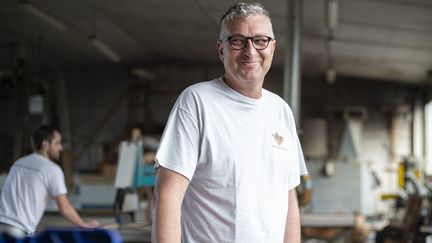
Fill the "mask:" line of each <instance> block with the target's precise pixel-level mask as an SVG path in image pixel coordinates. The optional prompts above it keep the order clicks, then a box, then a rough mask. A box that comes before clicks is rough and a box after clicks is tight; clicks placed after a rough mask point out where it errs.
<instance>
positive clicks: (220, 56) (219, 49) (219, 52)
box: [217, 41, 224, 62]
mask: <svg viewBox="0 0 432 243" xmlns="http://www.w3.org/2000/svg"><path fill="white" fill-rule="evenodd" d="M217 50H218V56H219V59H220V60H221V61H222V62H223V61H224V55H223V46H222V42H221V41H218V42H217Z"/></svg>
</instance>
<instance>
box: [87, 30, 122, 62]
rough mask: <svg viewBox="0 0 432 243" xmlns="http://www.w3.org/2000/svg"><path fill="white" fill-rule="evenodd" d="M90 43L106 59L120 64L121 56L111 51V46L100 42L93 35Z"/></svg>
mask: <svg viewBox="0 0 432 243" xmlns="http://www.w3.org/2000/svg"><path fill="white" fill-rule="evenodd" d="M90 42H91V43H92V44H93V45H94V46H95V47H96V48H97V49H98V50H99V51H100V52H101V53H102V54H104V55H105V56H106V57H108V58H109V59H110V60H111V61H113V62H120V60H121V57H120V55H119V54H118V53H117V52H115V51H114V50H113V49H111V48H110V47H109V46H107V45H106V44H105V43H103V42H102V41H101V40H99V39H98V38H97V37H96V36H94V35H91V36H90Z"/></svg>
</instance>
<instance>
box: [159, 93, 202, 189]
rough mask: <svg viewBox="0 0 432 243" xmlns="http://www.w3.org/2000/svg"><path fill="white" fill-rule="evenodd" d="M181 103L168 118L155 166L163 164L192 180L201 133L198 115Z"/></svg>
mask: <svg viewBox="0 0 432 243" xmlns="http://www.w3.org/2000/svg"><path fill="white" fill-rule="evenodd" d="M179 99H180V98H179ZM179 103H181V102H179V101H178V102H177V103H176V105H175V106H174V108H173V110H172V111H171V114H170V117H169V118H168V122H167V125H166V127H165V131H164V134H163V135H162V139H161V142H160V145H159V148H158V151H157V152H156V159H155V160H156V165H155V167H156V168H157V167H159V166H162V167H164V168H166V169H169V170H172V171H174V172H177V173H179V174H181V175H183V176H185V177H186V178H187V179H188V180H189V181H191V180H192V176H193V174H194V172H195V169H196V165H197V161H198V155H199V139H200V135H199V129H198V123H197V118H196V116H194V115H193V113H192V112H191V111H190V110H188V109H185V108H181V107H180V106H179V105H178V104H179Z"/></svg>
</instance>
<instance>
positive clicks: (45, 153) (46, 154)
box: [36, 150, 49, 159]
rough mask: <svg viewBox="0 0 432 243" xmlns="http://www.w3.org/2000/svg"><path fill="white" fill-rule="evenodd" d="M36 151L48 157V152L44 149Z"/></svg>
mask: <svg viewBox="0 0 432 243" xmlns="http://www.w3.org/2000/svg"><path fill="white" fill-rule="evenodd" d="M36 153H38V154H40V155H42V156H43V157H45V158H47V159H49V157H48V153H47V152H45V151H42V150H38V151H36Z"/></svg>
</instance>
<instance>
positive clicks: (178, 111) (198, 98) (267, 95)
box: [156, 79, 307, 243]
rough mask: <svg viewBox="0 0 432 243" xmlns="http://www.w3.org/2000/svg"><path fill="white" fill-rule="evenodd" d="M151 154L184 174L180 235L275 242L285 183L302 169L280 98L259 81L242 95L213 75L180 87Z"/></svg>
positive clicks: (279, 237)
mask: <svg viewBox="0 0 432 243" xmlns="http://www.w3.org/2000/svg"><path fill="white" fill-rule="evenodd" d="M156 161H157V165H156V166H162V167H165V168H167V169H170V170H173V171H175V172H178V173H180V174H182V175H184V176H185V177H186V178H187V179H189V181H190V184H189V187H188V189H187V191H186V194H185V197H184V201H183V205H182V214H181V228H182V242H183V243H195V242H196V243H198V242H199V243H207V242H218V243H223V242H227V243H233V242H236V243H239V242H247V243H250V242H266V243H268V242H272V243H278V242H283V237H284V230H285V220H286V215H287V210H288V191H289V190H290V189H293V188H295V187H296V186H297V185H298V184H299V183H300V175H303V174H306V173H307V170H306V166H305V162H304V158H303V153H302V150H301V147H300V143H299V140H298V136H297V132H296V126H295V124H294V119H293V115H292V112H291V110H290V108H289V107H288V105H287V104H286V102H285V101H284V100H283V99H281V98H280V97H279V96H277V95H275V94H273V93H271V92H269V91H267V90H264V89H263V90H262V97H261V98H260V99H252V98H249V97H246V96H244V95H241V94H240V93H238V92H236V91H234V90H233V89H231V88H230V87H229V86H227V85H226V84H225V83H224V82H223V81H222V80H221V79H216V80H213V81H208V82H202V83H198V84H195V85H192V86H190V87H189V88H187V89H186V90H185V91H183V93H182V94H181V95H180V97H179V98H178V100H177V102H176V104H175V105H174V108H173V110H172V111H171V114H170V117H169V119H168V123H167V125H166V128H165V131H164V134H163V137H162V140H161V143H160V147H159V149H158V151H157V155H156Z"/></svg>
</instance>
